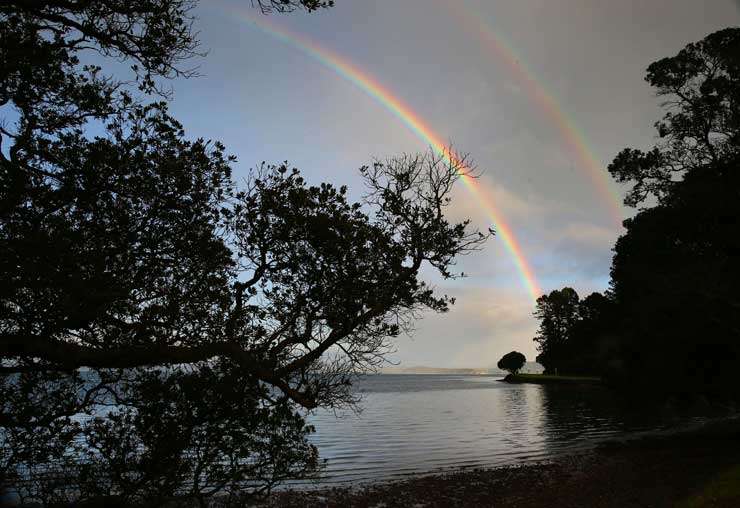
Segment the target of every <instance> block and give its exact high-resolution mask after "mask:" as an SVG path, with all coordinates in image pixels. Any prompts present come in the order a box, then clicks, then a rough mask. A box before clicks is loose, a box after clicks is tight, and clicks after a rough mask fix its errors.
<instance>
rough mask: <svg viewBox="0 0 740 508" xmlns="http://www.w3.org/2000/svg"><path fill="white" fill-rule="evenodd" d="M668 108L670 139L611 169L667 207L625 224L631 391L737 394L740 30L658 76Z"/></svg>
mask: <svg viewBox="0 0 740 508" xmlns="http://www.w3.org/2000/svg"><path fill="white" fill-rule="evenodd" d="M647 79H648V81H649V82H650V83H651V84H652V85H653V86H655V87H656V88H657V90H658V94H659V95H661V96H663V97H664V98H665V100H666V102H665V103H664V104H665V106H666V107H667V109H668V112H667V113H666V115H665V116H664V118H663V120H662V121H660V122H658V123H657V124H656V127H657V129H658V132H659V134H660V135H661V136H662V138H663V139H664V141H663V142H662V143H661V144H660V145H659V146H658V147H656V148H655V149H653V150H652V151H651V152H648V153H642V152H640V151H638V150H631V149H627V150H624V151H623V152H622V153H620V154H619V155H618V156H617V158H616V159H615V160H614V162H613V163H612V165H611V166H610V171H611V172H612V174H613V175H614V176H615V177H616V178H617V180H619V181H632V182H634V187H633V189H632V190H631V191H630V193H629V194H628V196H627V200H626V202H627V203H628V204H631V205H636V204H638V203H640V202H643V201H644V200H645V199H647V198H648V197H650V196H653V197H655V198H657V206H654V207H653V208H649V209H645V210H643V211H641V212H640V213H638V214H637V215H636V216H635V217H634V218H632V219H629V220H627V221H625V227H626V228H627V232H626V234H624V235H623V236H622V237H621V238H620V239H619V240H618V242H617V244H616V247H615V256H614V261H613V265H612V272H611V275H612V291H613V295H614V298H615V301H616V304H617V306H618V309H619V313H620V316H621V318H620V324H619V327H620V334H621V335H622V344H621V346H620V347H621V349H622V353H621V355H620V362H621V363H622V369H621V375H622V379H623V380H624V381H625V382H632V383H637V384H640V385H642V386H645V385H647V386H650V387H654V388H659V389H661V390H663V391H684V392H686V391H689V392H694V391H705V392H707V393H717V392H724V393H728V392H733V391H734V393H735V394H737V389H738V386H739V385H738V382H737V379H736V376H735V375H734V369H735V366H734V363H735V360H736V358H737V355H738V344H740V340H739V339H740V321H738V316H740V313H739V312H738V309H739V308H740V303H739V302H738V298H737V292H736V289H735V286H736V283H737V281H738V280H740V272H739V271H738V263H737V259H738V255H740V244H739V243H738V241H739V240H738V238H740V223H739V222H738V217H740V180H739V179H738V178H740V177H738V175H739V174H740V172H739V170H740V29H738V28H728V29H725V30H720V31H719V32H715V33H713V34H710V35H708V36H707V37H706V38H705V39H703V40H702V41H699V42H697V43H694V44H689V45H688V46H687V47H686V48H685V49H683V50H682V51H681V52H679V53H678V54H677V55H676V56H674V57H671V58H665V59H663V60H660V61H658V62H656V63H654V64H652V65H651V66H650V67H649V68H648V76H647Z"/></svg>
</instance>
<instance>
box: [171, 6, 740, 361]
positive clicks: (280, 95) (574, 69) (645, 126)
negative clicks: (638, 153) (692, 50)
mask: <svg viewBox="0 0 740 508" xmlns="http://www.w3.org/2000/svg"><path fill="white" fill-rule="evenodd" d="M336 3H337V6H336V7H335V8H333V9H330V10H326V11H321V12H318V13H314V14H311V15H308V14H305V13H294V14H290V15H273V16H271V17H270V18H269V22H270V23H272V24H273V25H274V26H277V27H280V29H281V30H288V31H290V32H291V33H293V34H296V35H298V36H299V37H301V38H304V39H305V40H312V41H314V43H315V44H317V45H318V46H320V47H322V48H324V49H325V50H326V51H329V52H331V53H333V54H335V55H339V56H341V58H343V59H344V60H345V61H347V62H350V63H351V64H352V65H353V66H354V67H355V68H356V69H360V70H361V71H362V72H363V73H364V74H365V75H367V76H371V77H372V79H374V81H375V82H377V83H378V84H380V85H382V86H383V87H384V88H385V89H386V90H388V91H389V92H390V93H392V95H393V96H394V97H395V98H396V100H398V101H400V102H402V103H404V104H405V105H406V106H407V107H408V108H409V109H410V110H412V111H413V112H414V113H415V115H416V116H417V117H418V118H420V119H422V120H423V122H424V123H425V124H426V125H427V126H428V127H429V128H430V130H431V131H433V132H434V134H435V135H436V136H437V137H439V138H440V139H442V140H445V141H446V140H451V141H453V142H454V144H455V146H456V147H457V148H458V149H460V150H463V151H465V152H469V153H470V155H471V156H472V157H473V158H474V159H475V161H476V162H477V165H478V167H479V169H481V170H482V171H483V172H484V174H483V176H482V177H481V178H480V180H479V181H478V185H479V186H480V187H481V189H483V191H484V192H485V194H486V195H487V196H489V199H490V203H489V204H493V206H495V207H496V208H497V210H498V212H499V213H500V216H501V217H502V219H503V220H504V221H505V222H506V223H507V224H508V225H509V226H510V227H511V229H512V231H513V232H514V235H515V236H516V239H517V240H518V242H519V243H520V244H521V248H522V252H523V254H524V257H525V258H526V262H527V263H528V264H529V266H530V267H531V269H532V272H533V273H534V275H535V278H536V281H537V284H538V285H539V286H540V287H541V289H542V290H543V291H550V290H552V289H556V288H560V287H562V286H564V285H570V286H572V287H574V288H575V289H576V290H577V291H578V292H579V293H580V294H583V295H585V294H588V293H589V292H591V291H602V290H604V289H605V288H606V287H607V284H608V273H609V264H610V260H611V251H610V249H611V246H612V244H613V242H614V240H615V239H616V238H617V236H618V235H619V234H620V231H621V226H620V224H619V219H620V218H624V217H627V216H629V214H630V213H631V211H630V210H629V209H626V208H622V207H621V206H618V202H617V198H616V197H615V196H619V195H620V194H621V193H622V190H621V189H620V188H619V186H617V185H616V184H614V183H612V182H611V181H609V178H608V174H607V172H606V169H604V168H605V167H606V165H607V164H608V162H609V161H610V160H611V159H612V158H613V157H614V155H615V154H616V153H617V152H618V151H619V150H620V149H621V148H623V147H626V146H633V147H648V146H650V144H651V143H652V142H653V140H654V131H653V128H652V124H653V122H654V121H655V120H656V119H657V118H658V117H659V116H660V109H659V101H658V100H657V99H656V97H655V96H654V93H653V91H652V90H651V89H650V87H649V86H648V85H647V84H646V83H645V82H644V80H643V76H644V71H645V68H646V67H647V66H648V65H649V64H650V63H651V62H653V61H654V60H656V59H659V58H662V57H665V56H671V55H673V54H675V53H676V52H677V51H678V50H680V49H681V48H682V47H683V46H684V45H685V44H686V43H688V42H693V41H696V40H699V39H701V38H702V37H703V36H705V35H706V34H708V33H710V32H712V31H714V30H717V29H720V28H723V27H726V26H730V25H740V6H739V5H738V3H737V2H735V1H732V0H705V1H695V0H649V1H646V0H621V1H619V2H614V1H612V0H557V1H554V0H516V1H513V0H507V1H503V0H464V1H463V0H401V1H393V2H391V1H382V0H373V1H368V0H336ZM196 14H197V17H198V18H199V20H198V22H197V29H198V30H199V31H200V39H201V42H202V45H203V48H204V49H207V50H208V51H209V54H208V56H207V57H206V58H205V59H202V60H199V61H198V62H197V63H198V64H199V65H200V72H201V77H199V78H196V79H189V80H179V81H176V82H175V83H174V84H173V86H174V93H175V101H174V105H173V111H174V113H175V115H176V116H177V117H178V118H179V119H180V120H181V121H182V122H183V123H184V125H185V127H186V129H187V131H188V132H189V134H190V135H191V136H193V137H195V136H203V137H206V138H211V139H219V140H221V141H223V142H224V143H225V144H226V146H227V147H228V149H229V151H230V152H231V153H233V154H235V155H236V156H237V157H238V160H239V162H238V164H237V166H236V170H237V171H236V175H237V177H239V176H240V175H242V176H243V175H246V173H247V171H249V168H251V167H254V166H255V165H256V164H258V163H259V162H260V161H268V162H280V161H284V160H287V161H289V162H290V163H291V164H292V165H294V166H296V167H298V168H299V169H301V171H302V172H303V173H304V175H305V176H306V177H307V179H308V180H309V181H310V182H312V183H318V182H321V181H330V182H332V183H335V184H337V185H341V184H346V185H348V186H349V188H350V192H351V194H352V195H353V196H355V197H358V196H359V195H360V194H361V192H362V186H361V182H360V180H359V178H358V173H357V168H358V167H359V166H361V165H363V164H366V163H368V162H370V161H371V160H372V159H373V158H385V157H390V156H393V155H395V154H400V153H402V152H416V151H420V150H424V149H425V148H426V147H427V145H428V141H425V140H424V139H421V138H420V137H419V136H417V135H416V134H415V133H414V132H412V131H411V130H410V129H409V128H408V126H407V125H405V124H404V123H403V122H402V121H401V120H400V119H399V118H398V117H397V116H395V115H394V114H392V112H390V111H389V110H388V109H387V108H386V107H385V106H383V104H381V103H380V102H379V101H378V100H377V99H376V98H373V97H371V96H370V95H368V94H367V93H365V92H364V91H363V90H362V89H361V88H359V87H358V86H357V85H356V84H354V83H352V82H350V81H348V80H346V79H344V78H343V77H341V76H340V75H339V74H338V73H337V72H336V71H335V70H332V69H331V68H329V67H328V66H326V65H324V64H322V63H321V62H320V61H318V60H317V59H315V58H312V57H311V56H310V55H307V54H306V53H305V52H304V51H301V50H300V48H297V47H296V46H295V45H291V44H290V43H286V41H285V40H283V39H281V38H279V37H276V36H275V35H274V34H270V33H269V32H266V31H264V30H260V29H258V28H257V27H255V25H254V23H253V22H251V21H250V20H249V17H250V16H251V17H252V18H256V19H259V18H260V16H261V15H259V14H258V13H257V12H256V11H255V10H253V9H251V8H250V7H249V1H248V0H218V1H214V0H203V1H202V2H201V4H200V6H199V7H198V9H197V11H196ZM451 213H452V215H453V216H454V217H456V218H462V217H466V216H467V217H470V218H472V219H473V221H474V224H476V225H477V226H479V227H481V228H486V227H488V226H490V225H493V226H494V227H495V224H493V223H492V218H491V215H490V214H489V213H488V212H487V211H486V209H485V207H483V206H481V204H480V202H478V201H476V200H475V199H473V196H472V195H471V194H470V191H469V190H468V189H466V188H465V187H463V186H460V188H459V189H458V190H457V192H456V195H455V203H454V206H453V209H452V211H451ZM459 268H460V270H462V271H464V272H465V273H466V274H468V277H467V278H465V279H462V280H456V281H453V282H449V281H439V280H436V279H434V278H433V277H431V276H429V277H428V278H429V280H431V281H432V282H434V283H435V284H436V285H437V287H438V288H439V290H440V291H441V292H445V293H447V294H450V295H453V296H455V297H457V300H458V303H457V305H455V307H454V308H453V309H452V310H451V312H449V313H448V314H445V315H442V316H437V315H428V316H426V317H425V318H424V319H422V320H421V321H420V322H419V323H418V328H417V331H416V332H415V333H414V335H413V337H410V338H408V337H401V338H400V339H399V340H398V343H397V348H398V351H397V353H396V354H395V355H394V357H393V359H394V360H397V361H400V362H401V363H402V365H406V366H411V365H429V366H440V367H488V366H492V365H495V363H496V361H497V360H498V359H499V358H500V357H501V355H502V354H504V353H506V352H508V351H510V350H512V349H516V350H519V351H521V352H523V353H524V354H525V355H526V356H527V357H528V359H533V357H534V356H535V354H536V353H535V348H534V344H533V342H532V337H533V335H534V332H535V330H536V328H537V323H536V322H535V320H534V318H533V317H532V310H533V308H534V307H533V305H534V302H533V300H532V296H531V294H530V292H529V291H528V290H527V287H526V285H525V284H524V282H523V278H522V276H521V274H520V272H519V270H518V268H517V266H516V264H515V261H514V258H513V257H512V255H511V254H510V252H509V251H508V250H507V248H506V246H505V245H504V242H503V240H502V239H501V238H500V236H499V237H497V238H494V239H493V240H491V241H490V242H489V244H488V245H487V246H486V248H485V249H484V250H483V251H482V252H480V253H477V254H474V255H471V256H468V257H466V258H464V259H462V260H460V263H459Z"/></svg>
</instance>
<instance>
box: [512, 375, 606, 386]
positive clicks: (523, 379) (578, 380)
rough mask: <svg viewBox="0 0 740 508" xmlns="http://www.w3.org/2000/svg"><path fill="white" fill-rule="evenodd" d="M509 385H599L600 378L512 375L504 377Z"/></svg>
mask: <svg viewBox="0 0 740 508" xmlns="http://www.w3.org/2000/svg"><path fill="white" fill-rule="evenodd" d="M506 379H507V381H508V382H509V383H538V384H556V383H571V384H600V383H601V378H600V377H593V376H557V375H552V374H513V375H511V376H506Z"/></svg>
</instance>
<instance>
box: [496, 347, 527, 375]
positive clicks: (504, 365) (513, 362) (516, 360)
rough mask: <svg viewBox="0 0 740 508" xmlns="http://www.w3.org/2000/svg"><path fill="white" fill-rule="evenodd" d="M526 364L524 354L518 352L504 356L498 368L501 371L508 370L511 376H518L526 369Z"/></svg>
mask: <svg viewBox="0 0 740 508" xmlns="http://www.w3.org/2000/svg"><path fill="white" fill-rule="evenodd" d="M526 362H527V359H526V358H525V357H524V355H523V354H521V353H520V352H518V351H512V352H511V353H506V354H505V355H504V356H502V357H501V359H500V360H499V361H498V364H496V366H497V367H498V368H499V369H501V370H507V371H509V373H511V374H516V373H517V372H519V370H520V369H521V368H522V367H524V364H525V363H526Z"/></svg>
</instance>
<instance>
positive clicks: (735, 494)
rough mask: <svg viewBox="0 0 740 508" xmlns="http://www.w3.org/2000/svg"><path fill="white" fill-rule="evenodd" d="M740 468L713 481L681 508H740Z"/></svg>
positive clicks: (682, 504)
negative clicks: (732, 507)
mask: <svg viewBox="0 0 740 508" xmlns="http://www.w3.org/2000/svg"><path fill="white" fill-rule="evenodd" d="M736 503H740V466H736V467H734V468H731V469H729V470H727V471H725V472H723V473H721V474H720V475H719V476H717V477H716V478H714V479H713V480H711V481H710V482H709V483H707V485H705V486H704V488H703V490H702V492H700V493H699V494H696V495H695V496H692V497H691V498H689V499H687V500H686V501H684V502H683V503H681V504H680V505H679V506H680V507H681V508H708V507H710V506H718V505H719V506H740V504H736Z"/></svg>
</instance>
